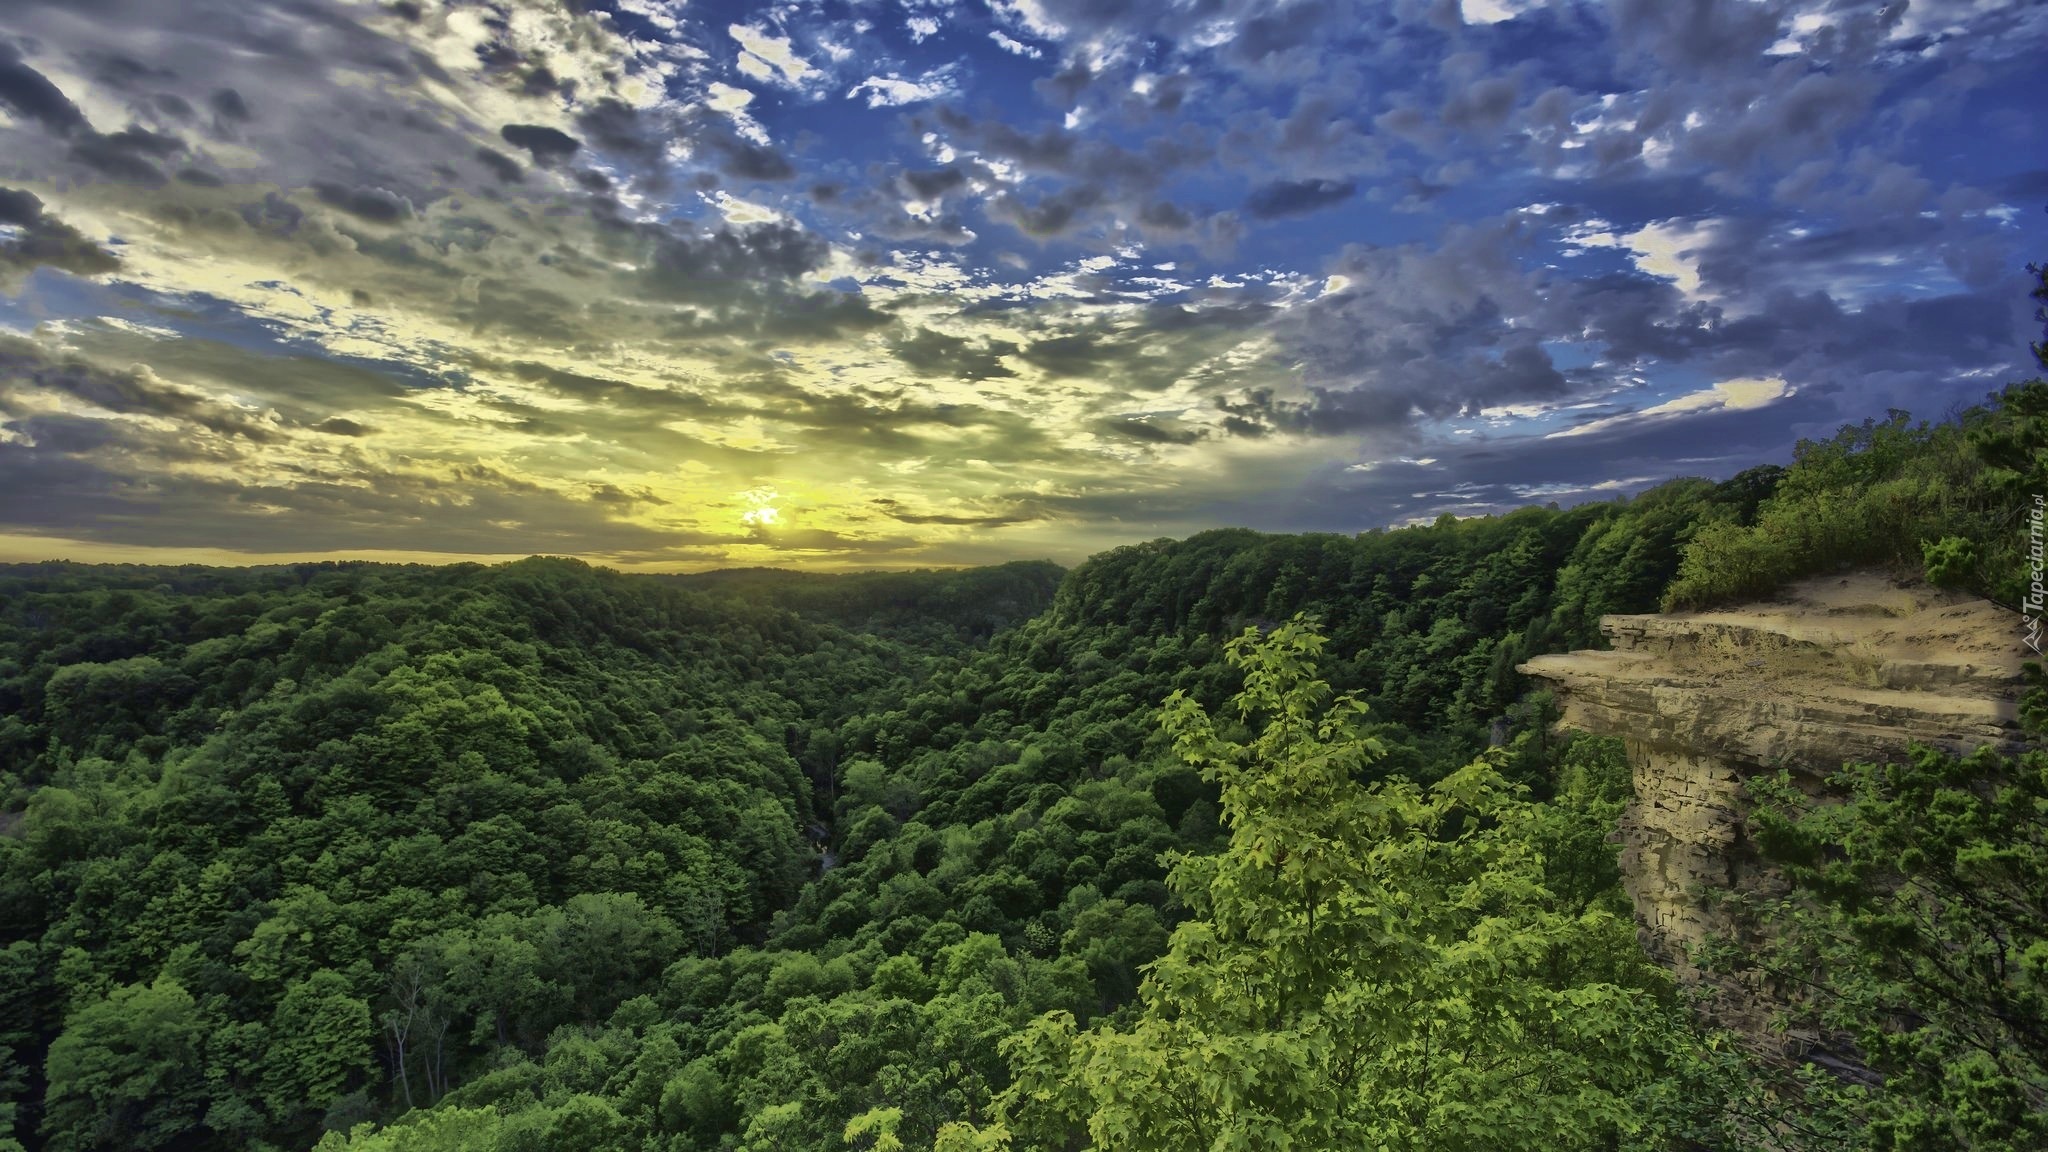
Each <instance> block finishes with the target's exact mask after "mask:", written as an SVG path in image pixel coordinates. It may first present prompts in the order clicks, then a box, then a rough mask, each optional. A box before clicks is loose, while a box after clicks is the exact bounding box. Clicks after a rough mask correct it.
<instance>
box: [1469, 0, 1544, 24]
mask: <svg viewBox="0 0 2048 1152" xmlns="http://www.w3.org/2000/svg"><path fill="white" fill-rule="evenodd" d="M1539 2H1540V0H1458V14H1459V15H1460V16H1462V17H1464V19H1465V23H1467V24H1499V23H1501V22H1503V21H1507V20H1513V19H1514V18H1515V17H1517V16H1520V15H1521V14H1522V13H1524V12H1527V11H1528V10H1529V9H1531V8H1534V7H1536V6H1537V4H1538V3H1539Z"/></svg>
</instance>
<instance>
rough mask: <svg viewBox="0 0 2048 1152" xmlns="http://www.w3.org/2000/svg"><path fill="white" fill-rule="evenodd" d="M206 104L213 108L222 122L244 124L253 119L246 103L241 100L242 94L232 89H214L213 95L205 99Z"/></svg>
mask: <svg viewBox="0 0 2048 1152" xmlns="http://www.w3.org/2000/svg"><path fill="white" fill-rule="evenodd" d="M207 103H208V104H210V105H212V106H213V110H214V112H216V113H217V114H219V116H220V118H221V119H223V120H232V121H235V122H236V123H246V122H247V121H249V120H253V119H255V117H254V116H253V115H251V114H250V112H249V104H248V102H247V101H245V100H243V99H242V94H241V93H240V92H237V91H235V90H234V89H233V88H216V89H214V91H213V95H211V96H209V97H207Z"/></svg>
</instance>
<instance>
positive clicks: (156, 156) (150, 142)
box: [71, 127, 185, 185]
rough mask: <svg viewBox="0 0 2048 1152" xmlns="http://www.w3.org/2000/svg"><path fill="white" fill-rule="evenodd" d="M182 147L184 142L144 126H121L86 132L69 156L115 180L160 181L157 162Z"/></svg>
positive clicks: (152, 183) (143, 182)
mask: <svg viewBox="0 0 2048 1152" xmlns="http://www.w3.org/2000/svg"><path fill="white" fill-rule="evenodd" d="M184 150H185V142H184V141H182V140H180V139H178V138H177V137H175V136H172V135H169V134H167V133H162V132H152V131H150V130H149V129H147V128H134V127H131V128H124V129H122V130H121V131H119V132H114V133H111V134H107V133H100V132H93V131H90V130H88V131H86V132H84V133H82V134H80V135H79V136H78V137H77V139H76V140H75V141H74V142H73V143H72V145H71V158H72V159H74V160H76V161H78V162H79V163H81V164H84V165H85V166H86V167H88V168H93V169H96V170H97V171H99V172H100V173H101V174H102V175H105V176H108V177H111V178H112V179H114V180H120V181H126V182H129V183H135V184H150V185H155V184H160V183H162V182H163V179H164V173H163V168H162V167H161V165H160V162H161V161H163V160H166V159H168V158H170V157H172V156H175V155H177V154H178V153H180V152H183V151H184Z"/></svg>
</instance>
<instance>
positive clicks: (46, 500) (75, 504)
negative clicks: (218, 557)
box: [0, 421, 739, 554]
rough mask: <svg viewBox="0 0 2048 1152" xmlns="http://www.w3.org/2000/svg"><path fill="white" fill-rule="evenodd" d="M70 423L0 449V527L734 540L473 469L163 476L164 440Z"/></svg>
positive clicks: (631, 542)
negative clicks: (628, 515) (636, 520)
mask: <svg viewBox="0 0 2048 1152" xmlns="http://www.w3.org/2000/svg"><path fill="white" fill-rule="evenodd" d="M84 423H86V424H92V425H98V427H95V428H91V429H78V430H75V431H73V430H67V431H65V432H61V433H60V432H58V431H56V430H55V429H54V428H53V427H37V428H32V429H30V430H29V435H30V437H31V438H32V441H33V442H32V443H31V444H22V443H8V444H0V489H5V490H6V491H8V492H11V493H14V494H15V495H16V496H17V497H18V499H13V500H8V501H5V502H0V525H5V526H6V527H7V528H9V529H12V530H14V531H28V532H41V533H49V534H52V535H61V536H66V537H70V538H73V539H83V540H93V541H106V542H110V543H118V544H126V545H130V546H142V547H188V546H191V545H193V544H194V543H195V542H208V543H211V542H229V541H232V542H236V543H238V544H242V545H247V544H250V543H257V544H258V546H260V547H261V548H263V549H264V550H266V551H277V552H325V551H331V550H335V549H347V550H361V549H369V550H382V549H395V550H410V551H420V552H468V553H484V554H495V553H511V554H525V553H531V552H536V551H546V552H560V553H585V554H588V553H592V552H611V551H620V550H629V549H632V550H642V551H646V552H650V553H656V552H663V551H666V550H669V549H674V548H678V547H684V546H689V545H697V544H711V543H732V542H736V541H737V540H738V539H739V537H737V536H736V535H733V534H713V533H703V532H686V531H677V530H674V529H664V528H655V527H650V526H647V525H642V524H632V523H627V522H624V521H619V520H612V519H608V518H606V517H603V516H599V515H594V514H593V502H592V501H591V500H588V499H575V498H571V497H569V496H566V495H562V494H560V493H556V492H554V491H551V490H548V489H544V488H541V487H539V486H537V485H534V484H532V483H529V482H525V481H521V480H519V479H518V478H516V477H513V476H508V475H506V474H505V473H503V472H501V471H499V470H497V469H491V468H484V467H480V466H458V467H455V468H451V469H450V470H449V472H448V473H447V474H446V475H434V474H429V473H423V472H415V471H398V470H393V469H388V468H381V467H373V466H370V465H368V464H367V463H365V464H363V465H362V466H361V467H360V468H359V469H357V470H353V471H345V472H338V473H336V474H333V475H313V476H305V477H301V478H298V479H296V480H293V481H289V482H287V481H283V480H274V479H265V480H256V479H251V480H247V481H239V482H238V481H235V480H229V479H220V478H215V477H211V476H197V475H191V474H188V473H178V472H164V471H160V470H158V468H157V467H156V466H158V465H160V464H161V463H162V462H163V460H164V459H166V458H170V457H176V456H179V455H181V449H180V448H179V446H178V445H177V444H176V443H175V442H173V441H172V440H170V439H169V438H166V437H163V436H161V435H159V434H156V433H153V432H150V431H147V430H143V429H135V428H120V427H113V426H110V425H111V423H112V422H109V421H86V422H84ZM600 506H601V505H600Z"/></svg>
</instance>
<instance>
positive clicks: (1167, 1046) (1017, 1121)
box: [1004, 616, 1689, 1152]
mask: <svg viewBox="0 0 2048 1152" xmlns="http://www.w3.org/2000/svg"><path fill="white" fill-rule="evenodd" d="M1323 647H1324V639H1323V637H1322V636H1321V635H1320V634H1319V633H1318V631H1317V629H1316V628H1315V627H1314V625H1312V624H1311V623H1310V622H1308V621H1307V620H1306V619H1304V618H1302V617H1299V616H1297V617H1296V618H1295V619H1294V620H1293V621H1292V622H1290V623H1288V624H1285V625H1283V626H1281V627H1279V628H1277V629H1276V630H1275V631H1274V632H1273V633H1272V634H1271V635H1270V636H1267V637H1264V638H1261V637H1260V636H1259V635H1258V634H1257V632H1256V631H1255V630H1251V629H1248V630H1247V631H1246V632H1245V633H1244V634H1243V635H1242V636H1240V637H1238V638H1237V639H1236V640H1233V641H1232V642H1231V644H1230V645H1229V650H1228V652H1229V659H1230V660H1231V662H1232V663H1233V664H1234V665H1236V666H1237V667H1239V668H1240V669H1242V671H1243V675H1244V688H1243V690H1242V692H1241V693H1240V694H1239V695H1238V697H1237V699H1236V707H1237V711H1238V713H1239V715H1240V716H1241V717H1242V718H1243V719H1245V720H1247V721H1251V720H1253V719H1254V718H1261V719H1262V720H1263V724H1262V726H1261V727H1259V728H1258V729H1257V733H1256V735H1254V736H1253V737H1252V739H1251V741H1250V742H1249V743H1239V742H1236V741H1234V740H1231V739H1229V738H1227V737H1226V736H1224V735H1223V734H1222V732H1221V731H1219V725H1218V724H1217V722H1216V721H1215V720H1214V719H1212V718H1211V717H1210V716H1209V715H1208V714H1207V713H1206V712H1205V711H1204V710H1203V709H1201V708H1200V707H1199V706H1198V705H1197V704H1196V703H1195V702H1193V701H1192V700H1190V699H1188V698H1187V697H1186V696H1185V695H1183V694H1179V693H1176V694H1175V695H1174V696H1172V697H1171V698H1169V699H1168V701H1167V703H1166V705H1165V708H1164V709H1163V713H1162V724H1163V727H1164V728H1165V730H1166V732H1167V733H1168V734H1169V735H1170V736H1171V737H1172V740H1173V744H1174V747H1175V749H1176V750H1177V752H1178V753H1179V754H1180V755H1181V756H1182V757H1183V758H1185V759H1186V760H1187V761H1188V762H1189V763H1191V764H1194V765H1196V766H1198V767H1199V768H1200V769H1201V770H1202V772H1203V773H1204V775H1205V776H1207V777H1209V778H1211V779H1214V780H1215V781H1216V782H1217V783H1218V784H1219V785H1220V786H1221V791H1222V807H1223V813H1224V819H1225V821H1226V823H1227V824H1228V825H1229V827H1230V832H1231V837H1230V847H1229V849H1228V851H1227V852H1225V853H1224V854H1223V855H1221V856H1217V857H1181V858H1179V859H1178V860H1177V861H1176V862H1175V864H1174V867H1173V872H1172V883H1173V886H1174V889H1175V890H1176V891H1177V892H1178V893H1179V894H1180V896H1181V898H1182V899H1183V900H1185V901H1186V902H1187V903H1188V904H1189V905H1190V906H1191V907H1192V908H1193V909H1195V911H1196V915H1195V917H1194V918H1192V919H1190V920H1188V921H1186V922H1184V923H1182V924H1181V925H1180V926H1179V927H1178V928H1177V929H1176V930H1175V931H1174V933H1173V937H1172V942H1171V946H1170V948H1169V951H1168V952H1167V954H1166V955H1165V956H1164V957H1162V958H1161V959H1160V960H1159V961H1158V962H1157V963H1155V964H1154V965H1152V966H1151V968H1150V971H1149V974H1148V975H1147V977H1146V980H1145V984H1144V986H1143V988H1142V990H1141V992H1140V998H1141V1001H1142V1004H1143V1012H1142V1014H1141V1016H1140V1018H1139V1019H1138V1020H1137V1021H1136V1023H1135V1024H1133V1025H1131V1026H1129V1027H1118V1026H1116V1025H1114V1024H1105V1025H1102V1026H1099V1027H1097V1028H1095V1029H1094V1030H1092V1031H1087V1032H1080V1031H1078V1030H1077V1029H1076V1026H1075V1024H1074V1021H1073V1018H1072V1017H1071V1016H1069V1015H1067V1014H1064V1013H1053V1014H1049V1015H1048V1016H1046V1017H1043V1018H1041V1019H1040V1020H1039V1021H1038V1022H1037V1023H1036V1024H1035V1025H1034V1026H1033V1028H1032V1029H1031V1030H1029V1031H1028V1032H1026V1033H1025V1034H1024V1035H1022V1036H1021V1037H1019V1038H1017V1039H1016V1040H1014V1041H1013V1042H1011V1043H1010V1044H1009V1045H1008V1051H1009V1052H1010V1054H1011V1056H1012V1059H1013V1061H1014V1063H1015V1065H1016V1074H1017V1080H1016V1083H1015V1085H1014V1086H1013V1088H1012V1089H1011V1090H1010V1091H1009V1092H1008V1093H1007V1094H1006V1096H1005V1099H1004V1109H1005V1112H1006V1113H1007V1115H1008V1117H1009V1119H1010V1122H1011V1123H1010V1126H1011V1128H1012V1129H1013V1130H1014V1131H1016V1132H1018V1133H1019V1134H1020V1135H1024V1136H1026V1138H1027V1139H1035V1140H1037V1141H1039V1142H1042V1143H1044V1144H1051V1145H1055V1146H1057V1145H1059V1144H1062V1143H1065V1142H1066V1141H1067V1140H1068V1139H1070V1138H1071V1137H1072V1136H1074V1135H1077V1134H1078V1133H1077V1132H1076V1131H1075V1129H1076V1128H1084V1129H1085V1131H1086V1133H1087V1136H1088V1138H1089V1139H1091V1140H1092V1141H1093V1142H1094V1143H1095V1144H1096V1145H1097V1146H1100V1147H1105V1148H1115V1149H1119V1150H1123V1149H1132V1150H1147V1149H1161V1150H1166V1149H1172V1150H1176V1152H1178V1150H1187V1152H1208V1150H1210V1149H1218V1148H1290V1147H1291V1148H1328V1149H1337V1148H1382V1149H1416V1150H1421V1149H1482V1148H1483V1149H1510V1148H1530V1149H1538V1148H1540V1149H1575V1148H1586V1149H1594V1148H1602V1149H1604V1148H1612V1147H1614V1146H1615V1145H1616V1143H1617V1142H1618V1141H1621V1140H1624V1139H1627V1138H1632V1137H1648V1136H1649V1135H1651V1134H1652V1132H1651V1129H1652V1127H1653V1125H1654V1123H1655V1119H1656V1118H1655V1116H1654V1115H1652V1114H1648V1113H1646V1112H1644V1111H1643V1110H1641V1109H1639V1108H1638V1107H1637V1106H1636V1105H1637V1098H1638V1096H1639V1094H1640V1093H1641V1091H1642V1090H1643V1089H1644V1088H1645V1087H1646V1086H1647V1085H1649V1084H1650V1083H1651V1082H1652V1081H1653V1080H1654V1079H1655V1077H1656V1076H1657V1075H1658V1073H1659V1071H1660V1070H1661V1069H1662V1068H1663V1067H1664V1066H1665V1065H1666V1064H1667V1063H1669V1062H1670V1061H1671V1060H1672V1059H1673V1058H1674V1057H1676V1056H1680V1055H1682V1054H1683V1050H1684V1049H1685V1047H1686V1045H1687V1044H1688V1043H1689V1032H1688V1031H1687V1030H1686V1029H1685V1027H1684V1026H1683V1024H1682V1023H1680V1022H1679V1021H1678V1020H1676V1019H1675V1018H1674V1016H1673V1014H1672V1012H1671V1011H1670V1010H1669V1008H1668V1007H1667V1004H1666V1003H1665V997H1664V993H1665V991H1666V988H1667V980H1668V978H1667V977H1665V976H1664V974H1663V973H1662V972H1661V971H1659V970H1656V969H1654V968H1652V967H1651V966H1650V965H1649V963H1648V962H1647V961H1646V960H1645V959H1644V957H1643V956H1642V954H1641V952H1640V950H1639V949H1638V948H1637V946H1636V943H1635V940H1634V934H1633V930H1632V928H1631V926H1630V925H1629V924H1627V923H1626V922H1624V921H1622V920H1621V919H1619V918H1617V917H1616V916H1615V915H1614V914H1613V913H1612V912H1611V911H1609V910H1607V909H1605V908H1600V907H1591V908H1581V909H1572V910H1566V909H1563V908H1561V907H1560V904H1561V902H1560V901H1559V900H1558V899H1557V898H1556V897H1554V896H1553V895H1552V894H1551V893H1550V892H1548V891H1547V890H1546V889H1545V888H1544V886H1543V882H1544V867H1543V859H1542V857H1541V854H1540V853H1539V852H1538V851H1537V850H1536V849H1535V847H1534V846H1533V844H1532V838H1531V835H1530V830H1531V824H1532V822H1533V821H1534V819H1535V817H1536V806H1535V805H1532V804H1530V803H1529V802H1528V801H1526V800H1525V799H1523V798H1522V796H1521V795H1520V791H1521V790H1520V789H1518V788H1517V787H1515V786H1513V785H1510V784H1508V783H1507V782H1506V781H1504V780H1503V779H1502V777H1501V776H1500V774H1499V772H1498V771H1497V768H1496V765H1495V764H1494V760H1495V759H1498V756H1497V755H1496V756H1492V757H1488V758H1483V759H1481V760H1479V761H1476V762H1474V763H1472V764H1470V765H1468V766H1466V767H1465V768H1463V769H1461V770H1459V771H1456V772H1454V773H1452V774H1451V775H1449V776H1448V777H1446V778H1445V779H1444V780H1442V781H1441V782H1439V783H1438V784H1437V785H1435V786H1434V787H1432V788H1429V789H1427V790H1424V789H1423V788H1421V787H1419V786H1417V785H1416V784H1414V783H1412V782H1410V781H1406V780H1398V779H1395V780H1383V781H1378V782H1375V783H1372V784H1361V783H1359V779H1360V778H1361V777H1362V776H1364V775H1366V772H1367V769H1368V768H1369V767H1370V765H1371V763H1372V762H1373V760H1374V759H1375V758H1376V757H1377V756H1378V755H1379V753H1380V747H1379V744H1378V742H1377V741H1376V740H1374V739H1371V738H1368V737H1364V736H1361V735H1360V734H1359V726H1360V724H1361V722H1362V720H1363V717H1364V708H1363V706H1362V705H1361V704H1360V703H1359V702H1358V701H1357V700H1356V699H1355V698H1351V697H1341V698H1338V699H1336V700H1334V701H1332V700H1330V692H1329V689H1328V686H1327V685H1326V684H1325V683H1324V682H1323V681H1321V680H1319V679H1317V678H1316V675H1315V673H1316V666H1317V663H1318V660H1319V658H1320V656H1321V654H1322V650H1323Z"/></svg>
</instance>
